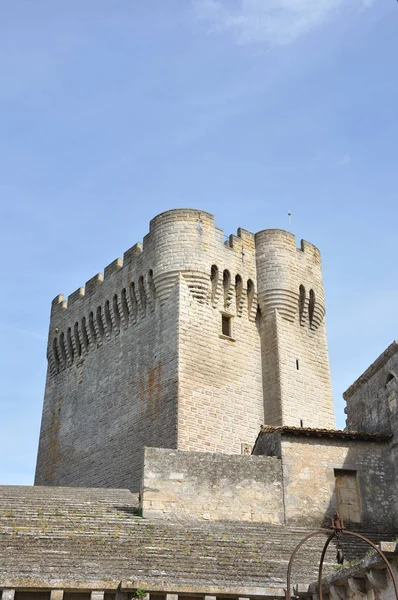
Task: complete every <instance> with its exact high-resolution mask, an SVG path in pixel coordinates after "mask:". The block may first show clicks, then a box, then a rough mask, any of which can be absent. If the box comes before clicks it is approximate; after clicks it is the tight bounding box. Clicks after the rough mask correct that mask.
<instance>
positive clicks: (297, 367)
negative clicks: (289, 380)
mask: <svg viewBox="0 0 398 600" xmlns="http://www.w3.org/2000/svg"><path fill="white" fill-rule="evenodd" d="M296 369H297V371H299V369H300V365H299V359H298V358H296Z"/></svg>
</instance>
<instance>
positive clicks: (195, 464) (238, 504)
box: [141, 448, 284, 524]
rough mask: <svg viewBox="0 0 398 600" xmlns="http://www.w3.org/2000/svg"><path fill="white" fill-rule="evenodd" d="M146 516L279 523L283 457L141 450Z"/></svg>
mask: <svg viewBox="0 0 398 600" xmlns="http://www.w3.org/2000/svg"><path fill="white" fill-rule="evenodd" d="M141 503H142V507H143V516H144V517H158V518H163V519H169V520H187V519H194V520H199V521H203V520H204V521H206V520H212V521H218V520H223V521H234V520H235V521H253V522H262V523H273V524H283V519H284V514H283V497H282V469H281V461H280V460H279V459H277V458H269V457H266V456H237V455H235V456H234V455H231V456H226V455H222V454H213V453H208V452H186V451H181V450H178V451H177V450H165V449H158V448H146V449H145V463H144V475H143V484H142V491H141Z"/></svg>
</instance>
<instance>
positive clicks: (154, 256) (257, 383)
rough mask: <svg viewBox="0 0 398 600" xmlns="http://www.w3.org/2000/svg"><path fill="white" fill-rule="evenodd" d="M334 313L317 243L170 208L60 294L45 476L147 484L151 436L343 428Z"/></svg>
mask: <svg viewBox="0 0 398 600" xmlns="http://www.w3.org/2000/svg"><path fill="white" fill-rule="evenodd" d="M257 288H258V289H257ZM324 312H325V308H324V298H323V287H322V278H321V266H320V258H319V252H318V250H317V249H316V248H315V247H314V246H312V245H311V244H308V243H306V242H302V246H301V248H300V249H297V248H296V245H295V238H294V236H292V235H291V234H289V233H287V232H282V231H279V230H265V231H262V232H260V233H259V234H256V236H254V235H253V234H251V233H250V232H247V231H245V230H242V229H239V230H238V235H237V236H233V235H231V236H230V237H229V238H228V240H227V241H224V234H223V232H222V230H220V229H218V228H216V227H215V226H214V218H213V216H212V215H210V214H208V213H204V212H201V211H197V210H193V209H192V210H191V209H177V210H173V211H168V212H165V213H162V214H161V215H158V216H157V217H155V218H154V219H153V220H152V221H151V223H150V231H149V234H148V235H147V236H145V238H144V244H143V247H142V246H141V244H136V245H135V246H133V248H131V249H130V250H128V251H127V252H126V253H125V254H124V258H123V261H122V260H121V259H116V260H115V261H114V262H113V263H111V264H110V265H109V266H108V267H106V269H105V271H104V275H102V274H98V275H96V276H95V277H93V278H92V279H91V280H90V281H88V282H87V284H86V286H85V288H79V289H78V290H76V292H74V293H73V294H71V295H70V296H69V298H68V301H67V302H65V301H64V299H63V297H62V296H57V297H56V298H55V300H54V301H53V305H52V312H51V322H50V331H49V343H48V352H47V355H48V361H49V369H48V376H47V384H46V393H45V402H44V410H43V420H42V429H41V436H40V445H39V455H38V463H37V472H36V483H37V484H41V485H81V486H107V487H129V488H131V489H138V485H139V481H140V475H141V469H142V459H143V448H144V446H156V447H165V448H180V449H185V450H208V451H211V452H224V453H240V452H241V451H242V448H243V447H245V448H246V449H247V447H248V446H250V445H252V444H254V441H255V439H256V436H257V433H258V431H259V427H260V425H261V424H262V423H264V422H266V423H267V422H268V423H273V424H286V423H287V424H293V425H298V424H299V422H300V420H302V421H303V422H304V423H305V425H306V426H316V425H318V424H319V422H321V423H322V424H323V425H324V426H325V425H326V426H332V424H333V423H334V420H333V406H332V398H331V392H330V376H329V362H328V356H327V346H326V337H325V329H324V320H323V318H324ZM225 322H227V325H226V327H227V331H225V330H223V327H224V326H225Z"/></svg>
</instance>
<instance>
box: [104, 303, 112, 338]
mask: <svg viewBox="0 0 398 600" xmlns="http://www.w3.org/2000/svg"><path fill="white" fill-rule="evenodd" d="M105 321H106V327H107V330H108V334H109V335H110V334H111V333H112V317H111V309H110V307H109V300H107V301H106V302H105Z"/></svg>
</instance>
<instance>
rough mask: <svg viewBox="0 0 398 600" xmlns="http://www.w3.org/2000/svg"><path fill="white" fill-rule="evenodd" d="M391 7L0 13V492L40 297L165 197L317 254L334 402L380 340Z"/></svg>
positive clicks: (38, 342) (392, 273)
mask: <svg viewBox="0 0 398 600" xmlns="http://www.w3.org/2000/svg"><path fill="white" fill-rule="evenodd" d="M397 57H398V5H397V2H396V1H395V0H373V2H372V1H369V0H355V1H354V0H167V1H166V0H145V1H144V0H114V1H112V2H109V1H105V0H84V1H82V0H78V1H77V0H68V2H54V0H47V1H45V0H35V1H34V2H32V1H31V0H25V1H21V0H14V1H13V2H5V3H3V4H2V6H1V8H0V127H1V129H0V131H1V135H0V189H1V196H0V197H1V219H0V228H1V231H0V245H1V247H0V250H1V252H2V256H3V260H2V282H3V287H2V293H1V296H0V324H1V332H2V335H1V337H0V377H1V382H2V385H1V392H0V394H1V395H0V399H1V415H2V435H1V447H2V452H1V453H0V483H10V484H11V483H12V484H14V483H20V484H30V483H32V482H33V473H34V464H35V460H36V451H37V441H38V435H39V427H40V418H41V407H42V398H43V390H44V381H45V371H46V358H45V353H46V337H47V328H48V317H49V309H50V302H51V300H52V298H53V297H54V296H56V295H57V294H58V293H64V294H65V295H67V294H69V293H71V292H72V291H74V290H75V289H76V288H77V287H79V286H80V285H84V282H85V281H86V280H87V279H89V278H90V277H91V276H93V275H94V274H95V273H97V272H98V271H101V270H102V269H103V267H104V266H105V265H107V264H108V263H109V262H111V260H113V259H114V258H115V257H117V256H122V254H123V251H124V250H126V249H127V248H128V247H130V246H131V245H133V244H134V243H135V242H137V241H139V240H141V239H142V237H143V236H144V235H145V234H146V233H147V231H148V222H149V220H150V219H151V218H152V217H153V216H155V215H156V214H158V213H159V212H162V211H163V210H167V209H169V208H175V207H182V206H188V207H195V208H200V209H203V210H207V211H209V212H211V213H213V214H215V216H216V224H217V226H219V227H222V228H223V229H224V231H225V233H226V234H229V233H235V231H236V229H237V227H244V228H246V229H249V230H251V231H253V232H255V231H258V230H260V229H264V228H267V227H282V228H287V226H288V218H287V212H288V211H289V210H290V211H291V212H292V215H293V231H294V233H295V234H296V236H297V240H298V242H299V240H300V239H301V238H305V239H307V240H308V241H311V242H313V243H314V244H316V245H317V246H319V247H320V249H321V251H322V256H323V268H324V280H325V289H326V298H327V325H328V336H329V344H330V358H331V368H332V377H333V388H334V396H335V402H336V412H337V418H338V425H339V426H340V427H342V426H344V415H343V407H344V402H343V401H342V399H341V394H342V392H343V391H344V389H346V388H347V387H348V385H349V384H350V383H351V382H352V381H353V380H354V379H355V378H356V377H357V376H358V375H359V374H360V373H361V372H362V371H363V370H364V369H365V368H366V367H367V366H368V364H369V363H370V362H372V361H373V360H374V359H375V358H376V357H377V356H378V354H379V353H380V352H382V351H383V350H384V348H385V347H386V346H387V345H388V344H389V343H390V342H391V341H392V340H393V339H394V337H395V336H396V329H395V324H396V317H395V315H396V307H397V305H398V283H397V277H396V272H397V270H396V264H397V218H398V208H397V204H398V203H397V198H396V195H397V188H398V185H397V183H398V182H397V162H398V158H397V139H398V119H397V106H398V94H397V92H398V77H397Z"/></svg>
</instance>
